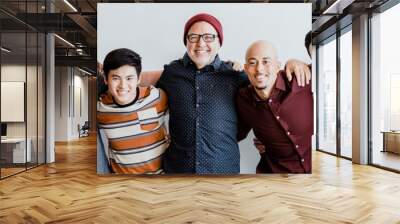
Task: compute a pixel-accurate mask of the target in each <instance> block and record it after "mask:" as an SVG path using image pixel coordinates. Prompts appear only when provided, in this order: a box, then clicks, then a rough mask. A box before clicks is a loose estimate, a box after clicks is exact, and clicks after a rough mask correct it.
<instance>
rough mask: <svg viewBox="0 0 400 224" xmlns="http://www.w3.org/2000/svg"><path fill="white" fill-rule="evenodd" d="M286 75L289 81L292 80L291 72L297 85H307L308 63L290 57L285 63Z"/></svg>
mask: <svg viewBox="0 0 400 224" xmlns="http://www.w3.org/2000/svg"><path fill="white" fill-rule="evenodd" d="M285 71H286V75H287V78H288V80H289V81H292V78H293V77H292V74H293V73H294V75H295V76H296V79H297V83H298V84H299V86H305V85H306V84H307V85H308V84H309V83H310V80H311V71H310V68H309V67H308V65H307V64H306V63H304V62H302V61H300V60H297V59H290V60H288V61H287V62H286V65H285Z"/></svg>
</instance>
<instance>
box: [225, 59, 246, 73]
mask: <svg viewBox="0 0 400 224" xmlns="http://www.w3.org/2000/svg"><path fill="white" fill-rule="evenodd" d="M227 63H228V64H229V65H230V66H232V69H233V70H235V71H237V72H241V71H243V69H244V67H243V64H242V63H240V62H238V61H231V60H228V61H227Z"/></svg>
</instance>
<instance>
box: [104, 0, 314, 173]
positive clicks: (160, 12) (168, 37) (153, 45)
mask: <svg viewBox="0 0 400 224" xmlns="http://www.w3.org/2000/svg"><path fill="white" fill-rule="evenodd" d="M97 9H98V15H97V32H98V35H97V37H98V39H97V43H98V45H97V60H98V61H99V62H102V61H103V60H104V57H105V55H106V54H107V53H108V52H109V51H111V50H113V49H116V48H130V49H132V50H134V51H136V52H137V53H138V54H140V55H141V56H142V59H143V62H142V63H143V70H159V69H162V68H163V65H164V64H168V63H169V62H171V61H172V60H175V59H178V58H181V57H182V56H183V55H184V53H185V51H186V48H185V46H184V44H183V28H184V25H185V23H186V21H187V20H188V19H189V18H190V17H191V16H193V15H195V14H197V13H201V12H206V13H209V14H212V15H214V16H215V17H217V18H218V19H219V20H220V22H221V23H222V26H223V30H224V31H223V32H224V41H223V46H222V48H221V50H220V51H219V55H220V57H221V58H222V59H223V60H228V59H230V60H236V61H240V62H242V63H244V55H245V51H246V49H247V47H248V46H249V45H250V44H251V43H252V42H254V41H255V40H259V39H265V40H268V41H270V42H272V43H273V44H274V45H275V46H276V47H277V49H278V52H279V59H280V60H281V61H282V66H283V65H284V64H285V62H286V61H287V60H288V59H289V58H297V59H300V60H302V61H305V62H306V63H307V64H308V63H310V62H311V60H310V58H309V56H308V54H307V50H306V49H305V47H304V37H305V35H306V34H307V32H308V31H309V30H311V4H309V3H308V4H264V3H246V4H243V3H240V4H226V3H209V4H205V3H203V4H198V3H190V4H189V3H188V4H154V3H145V4H123V3H122V4H115V3H112V4H110V3H108V4H107V3H99V4H98V7H97ZM253 136H254V135H253V134H251V135H249V137H248V138H247V139H245V140H244V141H242V142H241V143H240V145H239V147H240V150H241V173H254V172H255V167H256V165H257V163H258V160H259V155H258V152H257V151H256V149H255V148H254V146H253V140H252V139H253Z"/></svg>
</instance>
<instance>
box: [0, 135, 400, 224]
mask: <svg viewBox="0 0 400 224" xmlns="http://www.w3.org/2000/svg"><path fill="white" fill-rule="evenodd" d="M0 223H118V224H120V223H217V224H220V223H223V224H225V223H307V224H308V223H373V224H377V223H384V224H387V223H400V175H399V174H396V173H392V172H388V171H384V170H381V169H378V168H374V167H370V166H360V165H353V164H352V163H351V162H350V161H348V160H344V159H338V158H336V157H333V156H330V155H327V154H324V153H321V152H315V153H314V154H313V174H310V175H264V176H255V175H241V176H235V177H221V176H203V177H199V176H191V177H188V176H162V177H156V176H149V177H134V176H98V175H97V174H96V144H95V138H94V137H89V138H82V139H81V140H80V141H75V142H70V143H69V144H57V147H56V163H54V164H50V165H45V166H41V167H38V168H35V169H32V170H29V171H27V172H25V173H21V174H18V175H16V176H12V177H9V178H7V179H4V180H1V181H0Z"/></svg>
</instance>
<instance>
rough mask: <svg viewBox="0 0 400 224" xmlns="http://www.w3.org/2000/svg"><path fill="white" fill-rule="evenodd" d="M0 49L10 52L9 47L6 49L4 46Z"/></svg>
mask: <svg viewBox="0 0 400 224" xmlns="http://www.w3.org/2000/svg"><path fill="white" fill-rule="evenodd" d="M1 50H2V51H4V52H6V53H10V52H11V50H10V49H7V48H5V47H1Z"/></svg>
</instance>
